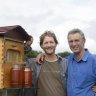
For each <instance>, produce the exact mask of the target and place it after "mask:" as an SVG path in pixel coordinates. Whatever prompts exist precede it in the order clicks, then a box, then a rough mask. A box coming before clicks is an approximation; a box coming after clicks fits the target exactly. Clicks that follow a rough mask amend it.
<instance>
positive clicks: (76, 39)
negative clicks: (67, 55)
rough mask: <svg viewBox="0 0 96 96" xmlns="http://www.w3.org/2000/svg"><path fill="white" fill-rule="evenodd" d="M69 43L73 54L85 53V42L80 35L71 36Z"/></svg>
mask: <svg viewBox="0 0 96 96" xmlns="http://www.w3.org/2000/svg"><path fill="white" fill-rule="evenodd" d="M68 43H69V47H70V49H71V51H72V52H74V53H76V54H78V53H82V52H83V50H84V44H85V40H84V38H82V37H81V35H80V34H79V33H75V34H69V35H68Z"/></svg>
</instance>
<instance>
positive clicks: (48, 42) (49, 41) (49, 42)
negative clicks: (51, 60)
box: [41, 36, 57, 55]
mask: <svg viewBox="0 0 96 96" xmlns="http://www.w3.org/2000/svg"><path fill="white" fill-rule="evenodd" d="M56 45H57V44H56V43H55V40H54V38H53V37H50V36H45V37H44V40H43V43H42V45H41V47H42V49H43V50H44V52H45V53H46V54H47V55H53V54H55V48H56Z"/></svg>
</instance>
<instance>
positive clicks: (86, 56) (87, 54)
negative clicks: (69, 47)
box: [73, 49, 89, 62]
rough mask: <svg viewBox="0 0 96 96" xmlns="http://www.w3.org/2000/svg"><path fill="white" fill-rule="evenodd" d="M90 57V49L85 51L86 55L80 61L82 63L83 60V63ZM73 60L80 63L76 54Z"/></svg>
mask: <svg viewBox="0 0 96 96" xmlns="http://www.w3.org/2000/svg"><path fill="white" fill-rule="evenodd" d="M88 56H89V51H88V49H85V53H84V55H83V57H82V58H81V59H80V60H79V61H81V60H82V61H87V59H88ZM73 59H74V60H76V61H77V62H79V61H78V60H77V59H76V57H75V54H73Z"/></svg>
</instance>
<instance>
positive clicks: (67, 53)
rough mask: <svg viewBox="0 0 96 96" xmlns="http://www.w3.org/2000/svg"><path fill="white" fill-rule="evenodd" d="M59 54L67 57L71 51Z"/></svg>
mask: <svg viewBox="0 0 96 96" xmlns="http://www.w3.org/2000/svg"><path fill="white" fill-rule="evenodd" d="M58 55H60V56H61V57H67V56H68V55H70V52H68V51H65V52H60V53H58Z"/></svg>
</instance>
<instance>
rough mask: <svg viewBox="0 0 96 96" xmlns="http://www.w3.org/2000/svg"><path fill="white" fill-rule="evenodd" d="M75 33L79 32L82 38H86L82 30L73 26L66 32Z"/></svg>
mask: <svg viewBox="0 0 96 96" xmlns="http://www.w3.org/2000/svg"><path fill="white" fill-rule="evenodd" d="M76 33H79V34H80V35H81V37H82V39H84V40H86V39H85V36H84V33H83V32H82V30H80V29H78V28H75V29H72V30H70V31H69V32H68V36H69V35H70V34H76Z"/></svg>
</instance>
